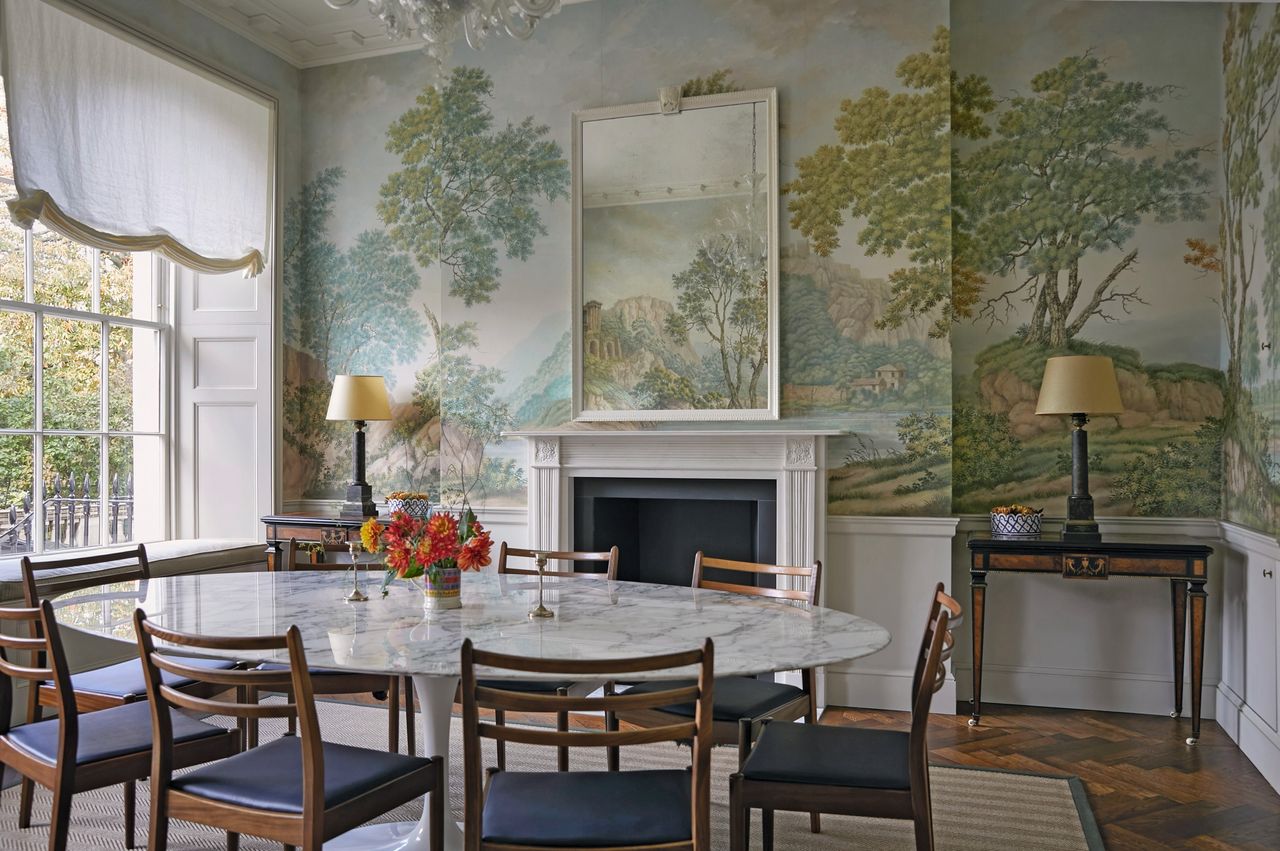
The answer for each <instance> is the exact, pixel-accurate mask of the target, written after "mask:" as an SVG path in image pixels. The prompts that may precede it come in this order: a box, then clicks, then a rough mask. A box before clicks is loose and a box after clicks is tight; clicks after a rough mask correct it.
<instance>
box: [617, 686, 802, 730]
mask: <svg viewBox="0 0 1280 851" xmlns="http://www.w3.org/2000/svg"><path fill="white" fill-rule="evenodd" d="M694 685H697V682H696V681H695V680H667V681H664V682H646V683H638V684H636V685H634V686H632V687H631V688H630V689H628V692H629V693H631V692H634V693H635V694H648V693H651V692H655V691H665V690H666V689H673V688H688V687H689V686H694ZM803 694H804V691H803V690H802V689H798V688H796V687H795V686H789V685H787V684H786V683H775V682H770V681H769V680H757V679H755V678H754V677H716V678H715V689H714V691H713V692H712V706H711V715H712V717H713V718H715V720H717V721H737V720H738V719H740V718H759V717H761V716H763V715H768V714H769V713H770V712H772V711H774V710H775V709H777V708H778V707H780V706H782V705H783V704H787V703H790V702H791V701H793V700H795V699H796V698H798V697H801V696H802V695H803ZM695 709H696V707H695V706H694V704H692V703H681V704H678V705H676V706H664V707H663V710H664V711H666V712H670V713H672V714H673V715H683V716H685V717H687V718H692V717H693V715H694V711H695Z"/></svg>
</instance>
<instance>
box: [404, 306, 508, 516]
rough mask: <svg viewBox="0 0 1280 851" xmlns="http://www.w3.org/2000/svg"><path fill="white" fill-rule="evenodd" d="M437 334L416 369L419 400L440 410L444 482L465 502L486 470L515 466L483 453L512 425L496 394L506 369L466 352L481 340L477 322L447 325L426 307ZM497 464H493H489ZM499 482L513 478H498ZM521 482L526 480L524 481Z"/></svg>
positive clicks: (449, 495)
mask: <svg viewBox="0 0 1280 851" xmlns="http://www.w3.org/2000/svg"><path fill="white" fill-rule="evenodd" d="M423 309H424V310H425V311H426V315H427V322H428V323H429V324H430V325H431V330H432V332H433V333H434V336H435V340H436V347H435V352H434V353H433V354H432V355H431V356H430V357H429V358H428V360H427V363H426V365H425V366H423V367H422V369H420V370H419V371H418V374H417V380H416V383H415V385H414V391H413V398H414V403H415V405H417V406H418V408H419V409H422V410H430V409H434V410H438V411H439V412H440V414H441V417H442V419H443V422H444V430H443V433H442V437H441V455H442V459H443V469H442V470H441V485H442V490H443V491H444V493H443V496H444V498H445V499H447V500H450V501H453V502H459V503H466V502H468V501H469V500H470V498H471V496H472V494H473V492H474V491H475V490H476V488H477V485H479V486H480V487H481V489H482V490H483V489H484V488H485V484H486V483H485V481H484V479H485V477H486V474H491V473H493V472H498V473H500V474H501V477H503V478H509V477H510V476H511V475H512V471H511V470H510V469H507V468H505V467H503V466H502V465H500V464H499V465H496V468H500V469H496V468H495V465H494V464H493V462H492V459H486V458H485V447H486V446H487V445H488V444H489V443H492V442H493V441H496V440H498V439H500V437H501V435H502V432H503V430H504V429H509V428H511V427H512V426H513V425H514V420H513V419H512V416H511V411H510V409H509V408H508V406H507V404H506V403H505V402H503V401H502V400H501V399H499V398H498V393H497V388H498V384H499V383H500V382H501V381H502V372H501V371H500V370H498V369H494V368H493V367H486V366H478V365H476V364H475V363H473V362H472V360H471V357H470V355H469V354H468V352H470V351H473V350H474V349H475V348H476V346H477V345H479V338H478V336H477V334H476V324H475V323H474V322H463V323H461V324H459V325H446V324H443V323H441V322H440V320H439V319H438V318H437V317H436V315H435V313H433V312H432V311H431V308H429V307H424V308H423ZM490 468H495V469H490ZM494 484H495V485H496V486H497V488H496V489H501V487H502V486H503V485H510V484H512V482H506V481H503V482H495V483H494ZM518 484H523V483H522V482H520V483H518Z"/></svg>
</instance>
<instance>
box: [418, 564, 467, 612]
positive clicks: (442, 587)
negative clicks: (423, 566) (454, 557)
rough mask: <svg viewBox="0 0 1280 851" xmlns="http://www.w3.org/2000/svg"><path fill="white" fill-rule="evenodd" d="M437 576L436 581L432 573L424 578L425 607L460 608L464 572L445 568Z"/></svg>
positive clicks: (453, 568) (437, 572) (454, 568)
mask: <svg viewBox="0 0 1280 851" xmlns="http://www.w3.org/2000/svg"><path fill="white" fill-rule="evenodd" d="M435 574H436V578H435V580H434V581H433V580H432V579H431V574H430V573H428V574H427V575H426V576H424V577H423V583H422V585H423V588H422V592H423V594H424V595H425V602H424V603H423V605H425V606H426V607H427V608H428V609H456V608H459V607H460V606H461V605H462V571H461V570H459V569H458V568H456V567H445V568H441V569H440V570H437V571H436V572H435Z"/></svg>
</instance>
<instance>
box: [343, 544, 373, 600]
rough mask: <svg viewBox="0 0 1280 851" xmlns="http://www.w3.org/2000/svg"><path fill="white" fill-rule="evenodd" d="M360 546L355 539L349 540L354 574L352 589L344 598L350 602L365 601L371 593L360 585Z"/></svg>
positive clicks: (348, 547)
mask: <svg viewBox="0 0 1280 851" xmlns="http://www.w3.org/2000/svg"><path fill="white" fill-rule="evenodd" d="M359 546H360V545H359V544H357V543H356V542H355V541H348V542H347V549H348V550H350V551H351V572H352V573H353V574H354V576H352V578H351V591H350V592H349V593H348V594H347V596H345V597H343V598H342V599H344V600H346V601H347V602H348V603H363V602H365V601H367V600H368V599H369V595H368V594H366V593H364V589H363V588H361V587H360V567H359V565H358V564H357V562H356V558H357V557H358V555H359V553H358V547H359Z"/></svg>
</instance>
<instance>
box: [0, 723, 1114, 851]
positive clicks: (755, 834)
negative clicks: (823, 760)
mask: <svg viewBox="0 0 1280 851" xmlns="http://www.w3.org/2000/svg"><path fill="white" fill-rule="evenodd" d="M320 719H321V726H322V728H323V730H324V736H325V739H326V740H329V741H334V742H341V743H343V744H351V745H363V746H366V747H377V746H378V745H379V743H385V742H386V732H385V730H386V727H385V726H384V725H385V724H386V712H385V710H382V709H379V708H376V707H360V706H350V705H345V704H339V703H329V702H325V703H322V704H320ZM283 729H284V728H283V723H282V722H272V721H269V722H266V723H264V724H263V728H262V734H263V738H264V739H265V738H269V737H270V736H272V735H279V734H280V733H282V732H283ZM460 730H461V725H460V724H459V722H458V721H457V720H455V721H454V724H453V731H452V733H453V735H452V741H451V753H450V774H451V775H452V782H453V786H454V788H455V789H461V786H462V746H461V741H460V739H461V737H460ZM485 744H486V745H487V746H490V748H491V746H492V743H490V742H486V743H485ZM419 747H421V744H419ZM486 756H487V759H486V763H487V764H492V762H493V753H492V750H489V751H487V752H486ZM736 759H737V753H736V751H735V750H734V749H732V748H717V749H715V751H714V752H713V756H712V773H713V776H714V777H715V778H716V781H715V783H714V785H713V786H712V793H711V829H712V840H713V842H712V844H713V847H714V848H715V849H716V851H724V849H727V848H728V845H729V822H728V812H729V808H728V803H729V783H728V777H729V775H730V774H731V773H732V772H733V770H734V769H735V768H736V767H737V766H736ZM572 760H573V761H572V768H574V769H575V770H592V769H598V770H603V768H604V755H603V753H597V752H596V749H594V748H593V749H584V750H575V751H573V753H572ZM688 761H689V752H688V750H687V749H684V748H678V747H676V746H675V745H666V744H660V745H644V746H638V747H634V748H627V749H624V750H623V768H624V769H648V768H677V767H684V766H687V765H688V764H689V763H688ZM507 765H508V770H517V771H518V770H533V771H554V770H555V753H554V751H552V750H551V749H549V748H533V747H527V748H522V747H519V746H515V747H512V748H511V749H510V750H509V752H508V756H507ZM930 777H931V779H932V787H933V812H934V836H935V839H936V844H937V847H938V848H939V849H940V850H941V851H964V850H965V849H972V851H1000V850H1001V849H1009V850H1010V851H1013V849H1018V850H1019V851H1041V849H1043V851H1059V849H1062V851H1066V850H1067V849H1073V850H1074V849H1079V851H1093V850H1094V849H1101V848H1102V847H1103V846H1102V842H1101V840H1100V838H1099V836H1098V831H1097V827H1096V826H1095V824H1094V820H1093V815H1092V813H1091V812H1090V810H1089V806H1088V803H1087V802H1086V800H1085V796H1084V790H1083V788H1082V786H1081V785H1080V782H1079V781H1078V780H1076V779H1075V778H1057V777H1044V776H1039V775H1030V774H1012V773H1008V772H1003V771H985V770H974V769H964V768H944V767H934V768H933V769H932V770H931V772H930ZM37 788H38V787H37ZM148 795H149V790H148V788H147V786H146V784H142V785H141V786H140V787H139V790H138V823H139V837H138V838H139V841H140V842H141V843H142V844H143V847H145V843H146V825H147V817H148V812H149V809H150V808H149V806H148V801H149V798H148ZM453 804H454V816H455V817H456V818H458V819H461V818H462V812H461V804H462V800H461V798H460V797H459V798H456V799H455V800H454V801H453ZM17 809H18V790H17V788H16V787H15V788H12V789H8V790H5V792H4V793H3V795H0V849H21V851H43V849H44V848H46V843H47V842H48V822H47V820H48V817H49V794H48V792H47V791H45V790H43V789H38V792H37V796H36V806H35V812H34V815H33V818H32V826H31V827H30V828H29V829H27V830H18V828H17ZM121 810H122V802H121V794H120V787H118V786H117V787H112V788H109V789H100V790H98V791H96V792H88V793H82V794H78V795H76V796H75V800H74V803H73V804H72V827H71V841H70V848H71V849H74V851H89V849H123V848H124V832H123V829H122V828H121ZM420 811H421V809H420V806H419V805H418V804H417V803H416V802H415V803H412V804H409V805H407V806H405V807H402V808H400V809H399V810H397V811H395V812H393V813H390V814H388V815H387V816H386V817H385V818H384V819H379V821H383V820H385V821H397V820H410V819H416V818H417V816H418V815H419V813H420ZM822 824H823V832H822V833H821V834H818V835H815V834H812V833H810V832H809V819H808V816H807V815H802V814H797V813H781V812H780V813H778V814H777V817H776V826H775V836H776V841H775V847H776V848H777V849H778V851H837V849H854V848H857V849H886V851H888V849H893V850H894V851H899V850H900V849H912V848H914V847H915V844H914V838H913V833H912V828H911V824H910V823H909V822H896V821H890V820H885V819H861V818H849V817H844V816H823V819H822ZM222 836H223V835H222V834H221V833H217V832H214V831H211V830H208V829H206V828H204V827H200V826H198V825H192V824H189V823H187V822H180V821H174V822H172V823H171V825H170V829H169V848H170V849H171V851H188V849H191V850H192V851H194V849H221V848H224V847H225V846H224V844H223V838H222ZM752 840H753V841H752V848H753V849H758V848H760V824H759V813H758V812H757V813H756V814H755V818H754V819H753V824H752ZM240 847H241V848H242V849H245V851H259V849H262V851H278V849H279V848H280V846H279V845H278V844H275V843H271V842H266V841H263V840H258V839H253V838H251V837H248V836H245V837H242V839H241V843H240Z"/></svg>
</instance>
